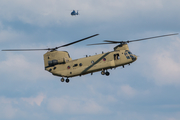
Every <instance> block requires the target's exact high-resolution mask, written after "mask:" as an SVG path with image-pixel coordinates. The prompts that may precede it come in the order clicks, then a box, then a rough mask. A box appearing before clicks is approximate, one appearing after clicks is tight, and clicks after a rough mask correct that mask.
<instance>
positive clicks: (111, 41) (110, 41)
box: [104, 40, 123, 43]
mask: <svg viewBox="0 0 180 120" xmlns="http://www.w3.org/2000/svg"><path fill="white" fill-rule="evenodd" d="M104 42H109V43H121V42H123V41H113V40H104Z"/></svg>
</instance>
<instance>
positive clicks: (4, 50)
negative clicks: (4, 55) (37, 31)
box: [2, 48, 52, 51]
mask: <svg viewBox="0 0 180 120" xmlns="http://www.w3.org/2000/svg"><path fill="white" fill-rule="evenodd" d="M41 50H52V48H47V49H4V50H2V51H41Z"/></svg>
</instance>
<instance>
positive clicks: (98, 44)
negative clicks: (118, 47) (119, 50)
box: [87, 43, 117, 46]
mask: <svg viewBox="0 0 180 120" xmlns="http://www.w3.org/2000/svg"><path fill="white" fill-rule="evenodd" d="M103 44H117V43H96V44H88V45H87V46H90V45H103Z"/></svg>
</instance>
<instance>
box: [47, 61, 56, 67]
mask: <svg viewBox="0 0 180 120" xmlns="http://www.w3.org/2000/svg"><path fill="white" fill-rule="evenodd" d="M57 64H58V61H57V60H52V61H48V65H49V66H54V65H57Z"/></svg>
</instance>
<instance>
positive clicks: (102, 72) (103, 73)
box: [101, 70, 110, 76]
mask: <svg viewBox="0 0 180 120" xmlns="http://www.w3.org/2000/svg"><path fill="white" fill-rule="evenodd" d="M101 75H106V76H109V75H110V73H109V72H108V71H107V70H106V72H105V71H104V70H102V71H101Z"/></svg>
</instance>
